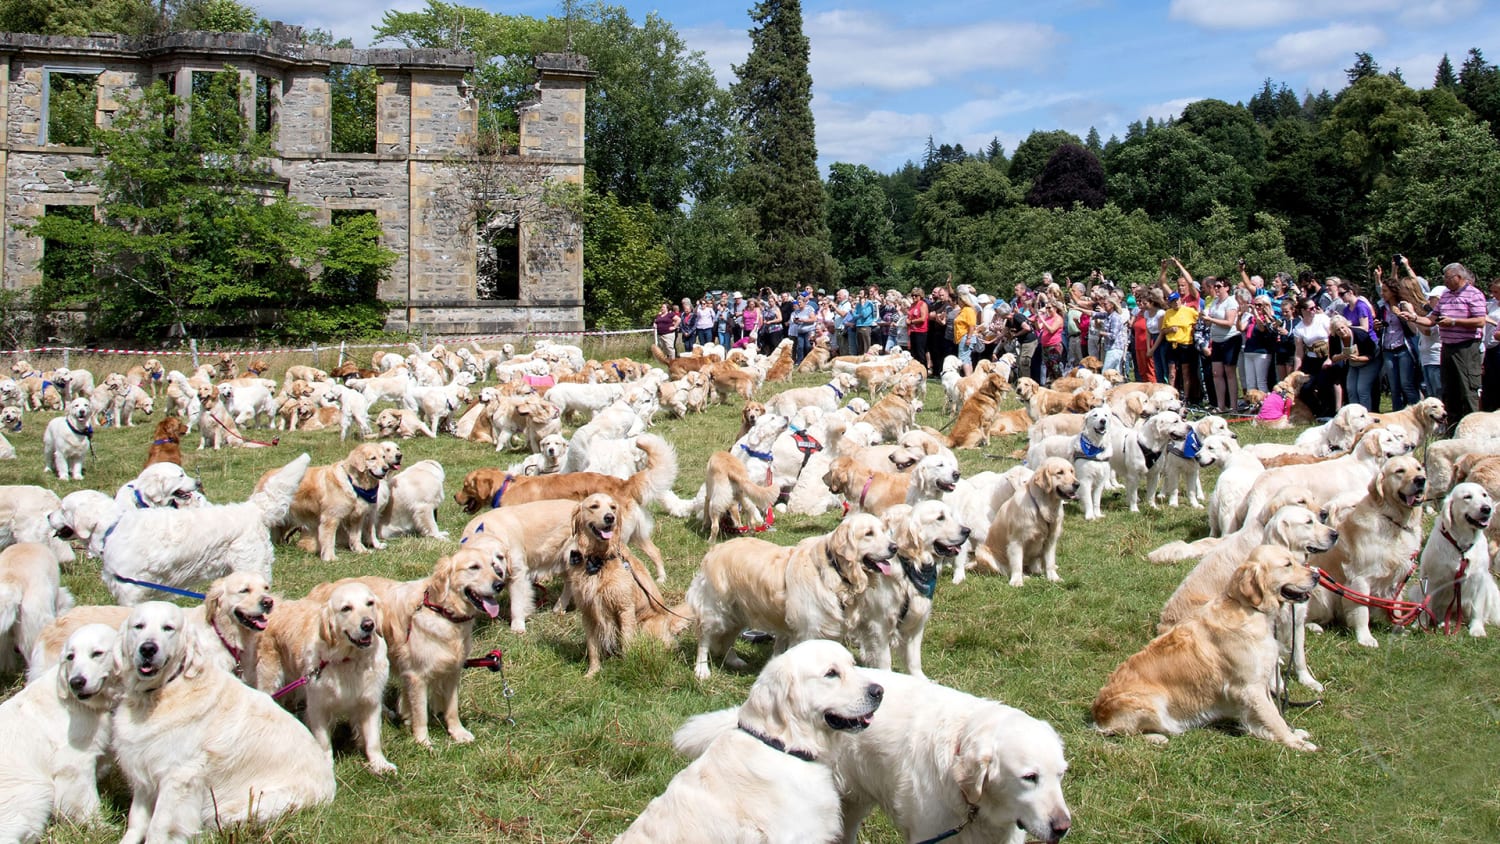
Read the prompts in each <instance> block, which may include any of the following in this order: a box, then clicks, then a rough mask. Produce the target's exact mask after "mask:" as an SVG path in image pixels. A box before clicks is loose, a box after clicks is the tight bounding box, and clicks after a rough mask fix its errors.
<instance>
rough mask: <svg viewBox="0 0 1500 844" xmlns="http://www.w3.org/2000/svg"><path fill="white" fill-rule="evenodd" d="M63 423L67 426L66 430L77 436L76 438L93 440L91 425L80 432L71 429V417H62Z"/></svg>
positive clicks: (92, 427)
mask: <svg viewBox="0 0 1500 844" xmlns="http://www.w3.org/2000/svg"><path fill="white" fill-rule="evenodd" d="M63 421H64V422H66V423H67V424H68V430H69V431H72V432H73V433H75V434H77V435H78V436H80V437H83V438H84V439H86V440H88V439H93V438H94V426H93V425H89V426H88V427H86V428H84V429H83V430H82V431H80V430H78V429H77V428H74V427H73V417H71V416H64V417H63Z"/></svg>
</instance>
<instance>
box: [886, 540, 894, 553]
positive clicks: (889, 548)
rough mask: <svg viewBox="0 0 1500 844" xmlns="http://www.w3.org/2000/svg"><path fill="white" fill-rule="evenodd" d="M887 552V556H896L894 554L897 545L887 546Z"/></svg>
mask: <svg viewBox="0 0 1500 844" xmlns="http://www.w3.org/2000/svg"><path fill="white" fill-rule="evenodd" d="M885 552H886V553H887V554H894V553H896V543H894V542H892V543H890V544H889V545H887V546H885Z"/></svg>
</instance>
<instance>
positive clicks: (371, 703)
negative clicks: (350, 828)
mask: <svg viewBox="0 0 1500 844" xmlns="http://www.w3.org/2000/svg"><path fill="white" fill-rule="evenodd" d="M313 593H315V594H317V595H319V596H322V597H321V599H320V598H314V597H312V596H311V594H310V595H309V597H307V598H303V599H301V600H298V601H283V602H282V604H281V606H280V607H278V608H277V610H276V612H275V613H274V614H272V615H271V620H270V623H269V624H267V625H266V630H265V632H264V633H262V634H261V637H260V643H259V645H258V647H257V650H256V655H257V660H258V664H257V667H256V678H255V685H256V687H257V688H259V689H260V690H261V691H263V692H266V693H268V694H272V693H277V694H279V695H280V696H279V697H278V700H280V702H281V704H282V705H283V706H287V707H292V706H293V705H294V704H295V703H296V702H297V701H298V700H300V699H305V700H306V702H307V712H306V715H305V716H304V717H305V719H306V721H307V728H308V730H310V731H311V732H312V734H313V737H314V738H315V739H317V741H318V745H319V746H320V747H322V748H323V750H324V752H326V753H329V754H330V758H332V750H333V739H332V731H333V725H334V722H335V721H337V720H338V719H339V718H341V717H347V718H348V719H349V721H350V723H351V724H352V725H353V726H354V729H355V731H356V732H358V733H359V735H360V738H361V739H362V740H363V743H364V751H365V758H366V760H367V761H368V764H369V768H370V771H371V773H375V774H386V773H394V772H395V770H396V766H395V765H392V764H391V763H390V761H389V760H387V759H386V758H385V753H384V752H383V751H382V749H381V746H380V724H381V720H382V718H381V714H382V711H381V697H382V696H383V694H384V692H385V683H386V680H387V679H388V678H389V677H390V663H389V659H388V657H387V647H386V641H385V637H383V636H382V635H381V632H380V620H381V615H382V608H381V602H380V599H379V598H378V597H377V596H376V595H375V592H374V590H372V589H371V588H370V587H369V586H367V585H366V584H364V583H362V582H360V581H359V580H355V579H347V580H340V581H337V582H335V583H332V584H324V585H323V586H321V587H319V588H317V589H314V590H313ZM304 681H305V682H304ZM293 686H296V688H295V689H293V688H291V687H293Z"/></svg>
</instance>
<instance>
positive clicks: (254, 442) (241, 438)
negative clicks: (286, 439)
mask: <svg viewBox="0 0 1500 844" xmlns="http://www.w3.org/2000/svg"><path fill="white" fill-rule="evenodd" d="M208 418H209V419H212V420H214V424H215V425H218V426H219V427H220V428H223V429H224V433H226V434H228V435H229V436H231V437H234V438H235V439H237V440H239V441H240V442H242V443H245V444H247V445H261V446H266V447H267V448H270V447H273V446H278V445H281V437H272V438H271V441H270V442H264V441H262V440H252V439H250V438H249V437H246V436H245V435H244V434H241V433H240V432H239V431H236V430H234V429H233V428H231V427H229V426H228V425H225V424H224V423H223V422H221V421H220V420H219V417H217V416H215V415H214V413H213V411H211V410H210V411H209V412H208Z"/></svg>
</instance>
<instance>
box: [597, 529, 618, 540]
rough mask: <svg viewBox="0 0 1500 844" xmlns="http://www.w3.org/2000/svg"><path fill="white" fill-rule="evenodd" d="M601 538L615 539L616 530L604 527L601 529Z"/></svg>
mask: <svg viewBox="0 0 1500 844" xmlns="http://www.w3.org/2000/svg"><path fill="white" fill-rule="evenodd" d="M599 538H600V539H614V538H615V532H614V530H613V529H611V528H602V529H600V531H599Z"/></svg>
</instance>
